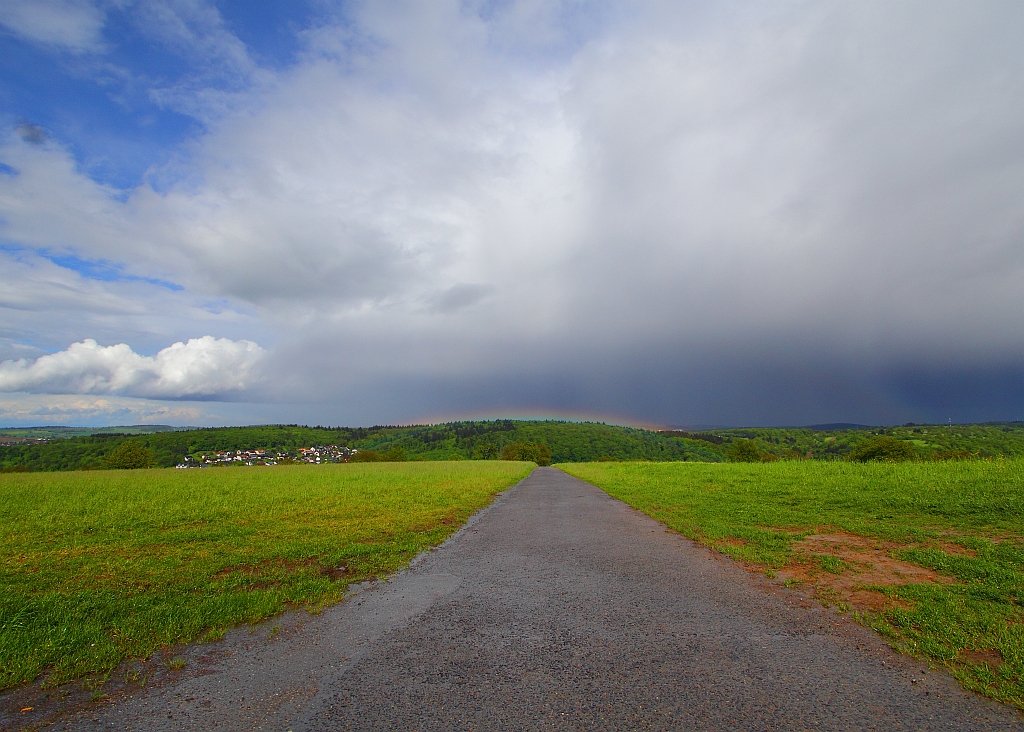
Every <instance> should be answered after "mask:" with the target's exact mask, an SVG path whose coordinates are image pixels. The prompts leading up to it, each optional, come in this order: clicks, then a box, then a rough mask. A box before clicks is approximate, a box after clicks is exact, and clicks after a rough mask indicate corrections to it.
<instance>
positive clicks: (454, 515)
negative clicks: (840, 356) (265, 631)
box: [0, 462, 533, 688]
mask: <svg viewBox="0 0 1024 732" xmlns="http://www.w3.org/2000/svg"><path fill="white" fill-rule="evenodd" d="M532 468H533V465H532V464H529V463H510V462H463V463H443V462H438V463H388V464H361V465H356V464H351V465H321V466H295V467H277V468H264V469H256V468H253V469H246V470H134V471H130V470H125V471H97V472H77V473H28V474H10V475H0V688H7V687H10V686H12V685H16V684H19V683H23V682H26V681H29V680H32V679H35V678H37V677H38V676H39V675H40V674H43V675H44V676H45V678H46V682H47V683H48V684H58V683H61V682H64V681H68V680H71V679H74V678H77V677H81V676H85V675H89V674H98V675H100V676H101V677H102V675H103V674H104V673H106V672H109V671H110V670H111V669H113V668H115V667H116V666H117V665H118V664H119V663H121V662H122V661H123V660H125V659H129V658H144V657H146V656H149V655H150V654H152V653H153V652H154V651H155V650H156V649H158V648H160V647H163V646H169V645H174V644H179V643H185V642H189V641H193V640H196V639H202V638H205V639H214V638H217V637H220V636H221V635H223V632H224V630H225V629H226V628H227V627H229V626H231V625H235V624H239V623H254V622H257V621H260V620H263V619H265V618H267V617H270V616H272V615H274V614H276V613H279V612H281V611H283V610H284V609H286V608H288V607H290V606H297V605H298V606H306V607H309V608H311V609H314V610H315V609H317V608H319V607H323V606H324V605H326V604H328V603H332V602H336V601H338V600H339V599H341V598H342V596H343V595H344V593H345V589H346V587H347V586H348V584H349V583H350V582H355V581H360V580H363V579H366V578H370V577H376V576H380V575H384V574H387V573H389V572H393V571H395V570H397V569H399V568H401V567H402V566H403V565H404V564H406V563H407V562H408V561H409V560H410V559H411V558H412V557H413V556H415V555H416V554H417V553H418V552H420V551H422V550H423V549H425V548H427V547H429V546H431V545H435V544H438V543H439V542H441V541H443V540H444V539H445V538H446V537H448V536H449V535H450V534H452V533H453V532H454V531H455V530H456V529H457V528H458V527H459V526H460V525H461V524H462V523H464V521H465V520H466V519H467V518H468V517H469V516H470V515H471V514H472V513H473V512H474V511H476V510H478V509H480V508H482V507H483V506H486V505H487V504H488V503H490V501H491V500H492V499H493V497H494V495H495V494H496V493H497V492H499V491H501V490H503V489H504V488H506V487H507V486H510V485H512V484H514V483H515V482H517V481H518V480H520V479H521V478H523V477H525V476H526V475H527V474H528V473H529V471H530V470H531V469H532Z"/></svg>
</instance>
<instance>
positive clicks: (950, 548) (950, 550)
mask: <svg viewBox="0 0 1024 732" xmlns="http://www.w3.org/2000/svg"><path fill="white" fill-rule="evenodd" d="M931 548H933V549H939V550H941V551H944V552H946V554H951V555H952V556H954V557H976V556H978V552H976V551H974V550H973V549H968V548H967V547H965V546H960V545H959V544H951V543H949V542H948V541H939V542H935V543H934V544H932V545H931Z"/></svg>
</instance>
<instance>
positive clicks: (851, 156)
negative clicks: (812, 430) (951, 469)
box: [0, 0, 1024, 424]
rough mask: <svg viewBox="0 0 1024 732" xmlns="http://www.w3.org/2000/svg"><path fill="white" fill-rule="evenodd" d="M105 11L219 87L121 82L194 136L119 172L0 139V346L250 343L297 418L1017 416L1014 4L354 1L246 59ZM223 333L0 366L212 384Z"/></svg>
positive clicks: (40, 374) (96, 377) (141, 390)
mask: <svg viewBox="0 0 1024 732" xmlns="http://www.w3.org/2000/svg"><path fill="white" fill-rule="evenodd" d="M18 7H21V6H18ZM26 7H27V6H26ZM47 7H50V6H47ZM52 7H58V5H56V4H54V5H53V6H52ZM68 7H69V8H70V7H71V6H68ZM74 7H75V8H79V10H80V9H81V8H88V7H91V6H87V5H81V6H79V5H76V6H74ZM79 10H75V13H79V14H78V15H75V14H74V13H72V12H71V11H70V10H69V11H68V14H67V17H68V18H69V22H71V20H74V19H75V18H86V15H82V12H84V11H82V12H79ZM19 12H20V11H19ZM26 12H27V11H26ZM137 15H138V17H139V18H143V17H144V18H151V19H153V18H163V19H165V20H167V19H170V20H174V19H175V18H176V19H177V20H176V21H175V22H170V20H168V22H161V23H162V24H156V25H160V27H166V28H167V29H168V30H167V33H168V34H172V35H173V38H172V37H171V36H170V35H168V36H167V37H166V38H163V40H162V41H161V42H162V43H164V44H165V45H168V46H174V45H175V44H177V45H178V46H180V47H181V48H184V49H188V48H192V49H194V51H195V53H197V54H198V55H199V56H201V57H202V58H203V59H213V60H217V59H220V61H219V62H217V63H213V62H212V61H211V62H210V63H209V64H207V66H210V67H211V68H212V67H213V66H217V67H223V68H226V69H228V71H229V72H230V74H229V76H230V77H231V78H230V80H229V82H227V81H225V80H224V79H223V78H219V80H211V79H212V78H213V77H211V76H210V74H211V72H210V70H209V69H208V68H206V67H204V68H202V69H199V70H198V71H196V73H195V75H194V77H190V78H188V79H179V80H178V81H177V82H176V84H175V86H174V89H173V90H170V91H169V90H168V89H169V88H163V87H159V88H158V86H154V87H153V89H152V90H151V96H152V98H153V99H155V100H158V101H159V103H160V104H164V105H168V106H169V107H171V108H173V109H175V110H178V111H181V112H184V113H187V114H191V115H193V116H194V117H195V118H196V119H198V120H201V121H202V122H203V123H204V125H205V127H204V131H203V133H202V134H200V135H199V136H197V137H196V138H195V139H194V140H192V141H190V143H189V144H188V145H187V146H184V147H182V148H181V150H180V154H179V155H178V156H177V157H175V158H174V159H172V160H163V161H158V162H155V163H154V165H153V166H152V168H151V169H150V172H149V174H148V175H147V177H146V179H145V181H144V182H143V183H142V184H140V185H138V186H135V187H132V188H129V189H117V188H114V187H111V186H110V185H104V184H102V183H98V182H96V181H94V180H93V179H91V178H90V177H89V175H88V174H87V171H84V170H83V167H82V165H81V164H80V160H78V159H77V158H76V154H75V152H74V148H73V146H72V145H71V144H70V143H66V142H65V141H62V140H55V139H49V140H36V141H32V140H27V139H25V138H24V136H23V135H18V134H16V133H14V132H13V131H12V132H11V134H10V135H9V136H8V138H7V139H6V142H4V143H3V144H2V146H0V162H2V163H4V165H6V166H7V168H6V170H8V171H9V172H6V173H3V174H0V217H2V222H0V236H2V237H3V238H4V239H5V240H6V241H8V242H12V243H13V244H12V247H13V248H10V249H8V250H0V257H6V258H7V260H10V261H11V266H10V267H9V268H8V267H6V266H5V267H4V270H5V271H6V273H7V274H5V272H4V271H0V284H2V285H3V290H4V291H5V292H9V293H10V294H9V295H7V296H6V298H7V300H8V301H9V302H8V304H6V305H5V307H8V308H9V310H5V312H9V313H10V317H9V318H7V322H8V323H10V324H11V325H9V326H8V327H7V330H6V331H4V332H3V333H0V337H2V338H5V339H6V345H5V346H4V348H6V350H4V351H0V353H6V354H10V355H12V356H14V355H17V354H20V353H21V351H19V350H18V349H20V348H23V347H25V346H24V341H27V340H29V334H36V333H40V332H42V333H44V338H43V340H44V341H45V342H44V343H43V344H42V345H44V346H46V347H48V348H63V347H64V346H65V345H66V344H67V343H68V342H70V341H71V340H81V339H85V338H97V337H101V336H102V338H104V339H105V340H106V341H107V342H114V340H130V341H131V342H133V343H137V342H140V341H139V339H142V340H144V341H145V342H147V343H150V344H152V343H157V342H159V343H167V342H170V341H171V340H172V338H181V339H184V338H186V337H187V336H188V335H189V334H191V333H196V332H200V333H203V332H206V333H209V332H217V333H218V334H219V335H220V334H224V333H227V334H230V335H231V337H232V338H236V339H242V338H253V339H257V340H259V341H260V342H261V343H264V344H271V345H269V346H268V348H269V353H268V355H267V358H266V359H265V362H264V365H263V369H264V371H265V373H267V374H269V377H268V379H269V381H268V383H272V384H273V389H272V390H271V391H272V392H273V394H274V395H275V397H274V398H279V399H287V400H291V401H295V402H300V401H307V402H314V401H315V402H318V403H319V405H320V408H321V409H322V414H321V415H320V416H312V417H311V418H312V419H319V420H323V421H330V422H332V423H334V422H338V421H345V422H349V423H360V422H364V423H371V422H382V421H398V420H408V419H413V418H417V417H420V416H422V415H424V414H429V415H444V414H445V413H450V412H460V413H476V414H486V413H489V412H490V413H510V412H516V411H518V412H522V411H524V410H534V413H539V412H542V411H544V410H545V409H547V410H549V411H551V412H558V413H578V412H589V413H593V412H598V413H601V412H604V413H609V412H613V413H616V414H620V415H624V416H627V417H629V418H632V419H636V420H640V421H644V420H647V421H658V422H662V423H676V424H680V423H694V422H705V423H707V422H716V423H720V422H723V421H727V422H731V423H743V422H750V421H756V422H759V423H764V422H774V423H787V422H788V423H799V422H802V421H804V422H829V421H847V420H857V421H876V422H884V421H905V420H911V419H912V420H915V421H921V420H924V419H945V418H946V416H947V413H949V412H951V411H953V410H960V411H959V412H953V414H954V416H956V415H959V414H962V415H964V417H965V418H972V419H973V418H985V417H987V418H993V419H995V418H1015V417H1018V416H1020V415H1019V414H1018V411H1019V409H1020V408H1021V407H1024V397H1022V396H1019V395H1018V396H1014V394H1015V393H1016V392H1015V391H1014V388H1013V387H1012V384H1013V383H1015V382H1014V381H1013V379H1014V378H1015V377H1014V376H1013V374H1017V373H1021V372H1024V339H1022V338H1021V334H1022V333H1024V288H1021V287H1020V283H1021V281H1022V277H1024V246H1022V241H1024V202H1022V199H1021V197H1020V191H1021V190H1024V101H1022V100H1024V43H1022V39H1021V37H1020V30H1019V29H1020V28H1022V27H1024V9H1022V8H1021V7H1018V6H1015V5H1013V4H1007V3H1000V2H978V3H971V4H970V5H964V4H962V3H955V2H938V3H935V2H932V3H915V2H910V3H901V4H898V5H893V4H891V3H882V2H865V3H857V4H855V5H836V4H834V3H828V2H813V1H810V0H808V1H800V2H783V3H770V4H766V3H759V2H739V3H732V4H729V5H728V6H723V5H722V4H720V3H700V2H698V3H686V4H680V3H676V2H659V1H657V0H650V1H647V2H631V3H618V2H612V1H609V2H595V3H576V2H568V1H567V2H564V3H542V4H538V3H534V2H527V1H525V0H524V1H522V2H509V3H502V4H499V5H496V6H493V7H492V6H491V5H490V4H487V5H486V7H485V6H484V5H483V4H480V5H478V4H475V3H459V2H454V1H452V2H438V3H429V4H423V3H418V2H406V1H405V0H383V1H380V2H372V3H358V2H357V3H351V4H346V5H345V7H344V9H343V10H338V11H337V12H336V13H334V14H329V15H326V16H324V18H322V19H321V22H319V23H317V24H314V25H313V26H310V27H307V28H305V29H304V30H302V31H301V33H300V38H301V52H300V53H299V55H298V56H297V58H296V59H295V61H294V63H292V64H290V65H288V66H287V67H285V68H283V69H279V70H274V71H270V70H266V69H258V68H256V67H255V62H254V61H253V60H252V59H253V58H254V57H255V56H254V55H253V54H251V53H250V52H249V50H247V49H246V48H245V47H244V44H241V42H240V41H239V40H238V39H237V38H236V37H234V36H232V35H231V34H230V33H229V31H228V27H229V26H228V24H226V23H225V22H223V20H222V19H221V18H220V16H219V15H218V14H217V12H216V10H215V8H213V7H212V5H206V4H204V3H202V2H198V0H197V1H196V2H193V3H172V2H166V3H162V2H155V1H154V2H150V3H143V4H140V5H139V10H138V11H137ZM12 17H13V16H12ZM19 17H20V16H19ZM89 17H92V16H89ZM7 22H9V24H12V27H14V26H13V24H14V23H15V21H7ZM17 22H22V21H17ZM27 22H28V21H24V22H23V23H22V26H17V27H19V28H21V27H24V28H29V26H28V25H25V23H27ZM39 22H40V23H41V22H42V21H39ZM75 22H79V21H75ZM140 22H141V21H140ZM81 23H85V21H84V20H83V21H81ZM154 23H155V21H154V22H153V23H150V25H151V26H152V27H156V25H154ZM87 25H88V24H87V23H86V24H85V25H81V24H80V26H74V27H80V28H87ZM32 27H35V26H32ZM39 27H42V26H39ZM69 27H72V26H69ZM88 27H91V26H88ZM175 29H177V30H175ZM204 29H205V30H204ZM172 31H173V33H172ZM20 32H22V33H24V34H29V35H30V32H29V30H22V31H20ZM33 32H35V33H36V35H35V36H33V37H36V38H37V39H39V40H44V39H43V36H42V35H40V34H41V33H42V31H38V32H36V31H33ZM97 32H98V31H97ZM69 33H70V31H69ZM75 33H78V35H69V36H68V37H67V38H68V39H66V40H64V41H60V42H62V43H64V44H65V45H67V46H68V47H72V46H73V43H78V44H79V45H78V46H75V47H76V48H79V47H80V48H82V49H85V48H86V47H87V43H93V45H94V47H95V48H100V47H99V46H97V45H96V42H95V39H94V40H93V41H89V40H88V39H89V38H94V36H95V33H94V32H93V31H89V33H93V35H92V36H89V35H88V33H87V32H86V30H81V31H75ZM79 37H81V38H82V39H86V40H81V41H74V38H79ZM52 42H53V43H57V42H58V41H52ZM101 52H102V51H101V50H100V51H96V53H98V54H99V53H101ZM225 73H228V72H225ZM68 256H74V257H77V258H78V259H79V260H82V261H86V262H93V263H95V262H100V263H108V265H109V266H108V270H109V271H116V272H117V273H119V278H108V280H104V281H100V280H98V279H97V278H96V277H95V276H91V275H90V274H89V272H88V271H86V270H85V269H82V270H81V271H80V272H79V273H78V274H73V273H69V272H68V270H67V268H66V267H65V268H64V270H63V271H58V270H59V266H58V265H56V264H53V263H56V262H62V261H65V259H62V257H68ZM14 260H16V261H14ZM15 265H16V266H15ZM105 266H107V265H105ZM24 271H30V272H31V275H32V277H35V278H36V279H37V280H40V281H41V280H44V279H45V280H46V287H45V288H44V289H36V288H30V287H27V286H25V285H24V284H22V285H19V284H18V283H19V282H20V281H23V279H21V278H22V275H19V274H18V272H24ZM105 271H106V270H105ZM152 282H171V283H176V284H179V285H180V286H181V287H182V288H183V289H182V290H180V291H173V292H172V291H169V290H167V288H163V289H160V287H159V286H158V285H147V284H146V283H152ZM53 303H60V305H59V311H60V313H61V314H62V317H60V318H59V319H57V320H59V322H60V324H59V325H52V323H53V322H54V320H55V319H54V318H53V317H52V313H53V308H54V307H55V306H54V305H53ZM119 311H124V312H127V313H130V314H131V318H130V319H129V320H126V321H125V323H130V328H131V329H132V330H131V333H126V334H125V335H124V336H120V335H118V328H125V329H127V328H128V327H129V325H124V324H121V323H120V321H119V320H118V318H117V317H116V316H115V314H116V313H117V312H119ZM43 314H45V316H44V315H43ZM45 323H51V324H50V325H45ZM215 328H216V330H215ZM129 335H130V336H131V339H129V337H128V336H129ZM32 338H33V339H34V340H38V337H37V336H35V335H33V336H32ZM208 338H209V337H208ZM47 339H49V340H47ZM59 339H63V340H59ZM161 339H163V340H161ZM200 341H201V342H204V343H205V342H206V339H199V340H198V341H189V342H188V344H186V345H181V344H177V345H178V346H180V348H181V349H183V350H184V351H188V352H189V353H193V351H189V350H188V349H190V348H193V347H192V346H191V344H192V343H193V342H196V343H199V342H200ZM210 342H213V343H222V342H223V341H213V339H212V338H210ZM226 342H227V343H228V344H230V347H229V346H224V347H223V349H222V350H221V351H216V353H217V354H220V355H217V356H213V355H209V354H207V355H204V358H209V359H211V360H210V363H213V362H214V361H217V359H218V358H223V359H225V361H224V363H230V364H233V365H232V366H230V367H225V368H224V369H221V368H220V367H218V368H216V369H215V368H214V367H212V366H211V367H210V368H209V370H206V371H204V370H202V369H201V368H199V367H193V366H190V367H188V368H187V369H184V371H182V373H184V372H186V371H187V373H188V374H190V375H189V376H188V377H187V378H186V377H180V378H179V377H176V376H173V375H172V371H173V369H171V367H170V366H164V365H158V364H157V362H158V361H159V360H160V359H161V357H162V356H161V355H160V354H158V355H157V356H156V357H155V359H149V360H148V361H146V360H145V359H144V357H141V356H137V355H136V354H133V353H132V352H131V350H130V349H129V348H128V347H127V346H114V347H111V349H122V350H117V351H116V352H114V351H113V350H111V349H100V348H99V347H98V346H95V343H93V345H92V346H89V345H87V344H89V343H90V341H82V342H81V343H76V345H75V346H72V348H70V349H68V351H65V352H63V353H61V354H55V355H54V356H52V357H51V356H43V357H42V358H40V359H39V360H37V361H36V362H35V363H34V364H31V365H30V364H29V363H28V362H27V361H16V362H5V364H4V365H3V366H2V367H0V384H9V385H10V384H15V385H16V384H24V385H26V386H24V387H16V388H23V389H31V390H36V391H47V392H52V393H59V392H61V391H62V390H66V391H69V392H73V393H119V394H133V395H136V396H152V397H156V396H168V397H183V396H187V395H209V396H212V395H220V394H225V393H228V392H234V393H241V391H240V390H242V389H243V388H244V385H245V384H248V383H250V381H249V380H250V379H251V374H250V371H248V369H250V368H255V364H256V363H257V362H258V360H259V359H258V358H257V356H258V355H259V352H257V351H247V350H245V348H248V346H245V348H243V347H242V346H240V345H239V344H243V343H248V341H244V340H238V341H237V342H232V341H226ZM250 345H252V346H253V347H254V348H257V349H258V347H255V345H254V344H250ZM172 348H175V347H172ZM204 348H205V346H204ZM211 348H212V346H211ZM218 348H220V347H218ZM194 349H195V350H194V353H196V354H198V353H200V350H201V349H200V347H199V346H195V347H194ZM239 349H241V350H239ZM168 350H170V349H168ZM108 352H109V353H108ZM163 353H165V352H164V351H162V352H161V354H163ZM203 353H204V354H205V353H206V352H205V351H204V352H203ZM210 353H213V351H210ZM253 354H256V355H253ZM172 355H173V358H174V359H179V358H181V356H183V355H184V354H181V355H174V354H171V355H169V356H167V359H166V361H167V363H168V364H170V363H171V362H172V360H173V359H172ZM43 359H54V360H53V361H43ZM139 359H142V360H141V361H140V360H139ZM232 359H234V360H232ZM249 359H251V360H249ZM41 362H42V363H43V365H42V366H39V364H40V363H41ZM108 363H114V364H115V365H114V366H107V365H104V364H108ZM161 363H163V362H161ZM204 363H206V362H205V361H204ZM81 364H89V365H88V366H84V365H81ZM122 368H123V369H124V370H123V371H121V370H119V369H122ZM175 368H179V367H175ZM181 368H184V367H181ZM203 368H205V367H203ZM190 369H191V370H190ZM232 369H235V370H234V371H232ZM174 373H177V372H174ZM229 373H230V374H231V375H230V376H227V375H224V376H223V378H222V375H223V374H229ZM122 374H123V375H122ZM3 388H5V389H9V388H15V387H9V386H5V387H3ZM1017 391H1019V390H1017ZM267 393H269V392H267ZM972 395H973V396H972ZM252 398H256V397H252ZM972 404H974V405H983V406H979V407H978V408H977V409H973V411H972V407H971V405H972ZM311 409H312V408H311ZM310 414H312V412H310ZM968 415H969V416H968ZM281 421H292V419H291V418H290V417H289V415H286V414H282V415H281Z"/></svg>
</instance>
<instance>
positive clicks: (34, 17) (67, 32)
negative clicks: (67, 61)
mask: <svg viewBox="0 0 1024 732" xmlns="http://www.w3.org/2000/svg"><path fill="white" fill-rule="evenodd" d="M103 22H104V17H103V13H102V12H101V11H100V10H99V9H98V8H97V7H96V6H95V4H94V3H92V2H88V0H4V2H2V3H0V25H3V26H6V27H7V28H8V29H9V30H11V31H14V32H15V33H17V34H18V35H20V36H23V37H24V38H27V39H29V40H32V41H35V42H37V43H45V44H48V45H53V46H59V47H62V48H67V49H69V50H71V51H76V52H82V51H95V50H97V49H99V48H100V46H101V44H102V39H101V38H100V31H101V30H102V29H103Z"/></svg>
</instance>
